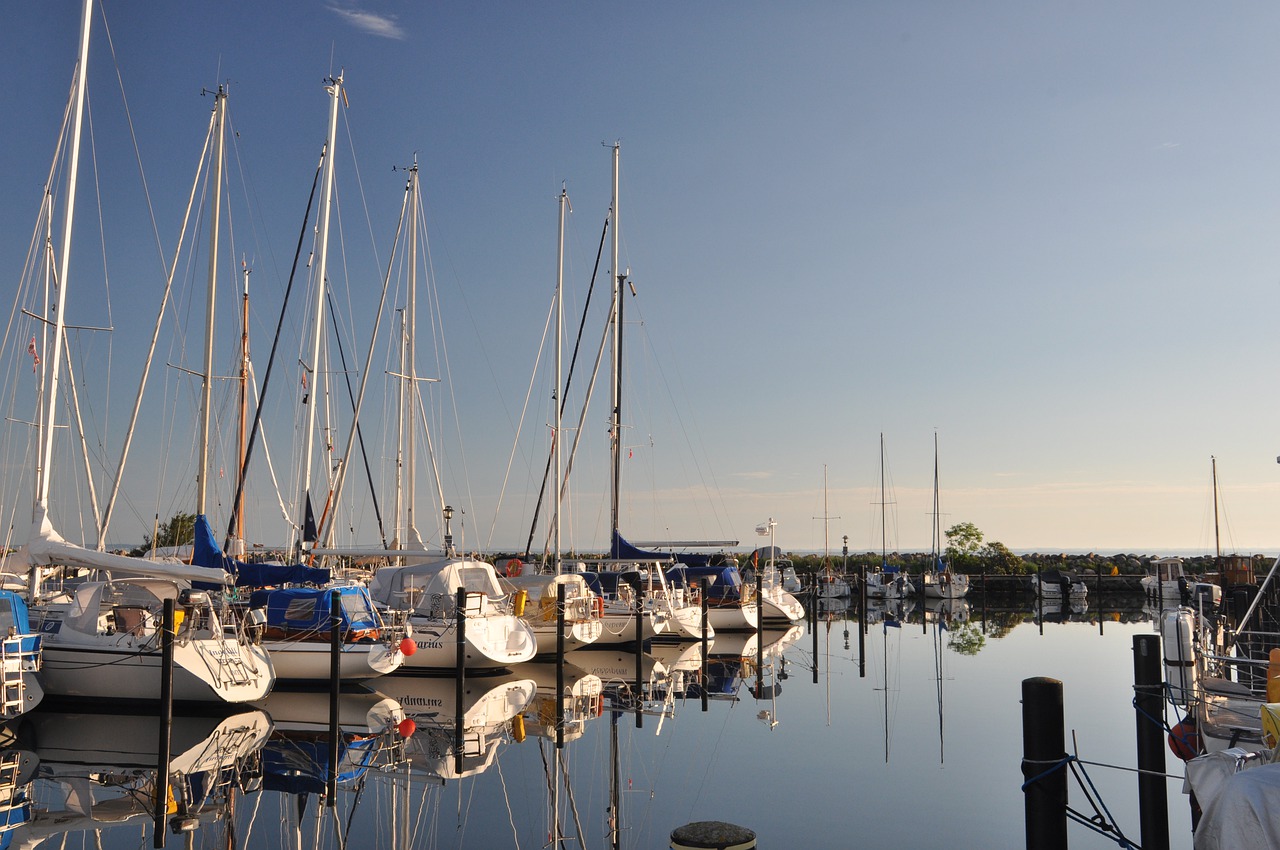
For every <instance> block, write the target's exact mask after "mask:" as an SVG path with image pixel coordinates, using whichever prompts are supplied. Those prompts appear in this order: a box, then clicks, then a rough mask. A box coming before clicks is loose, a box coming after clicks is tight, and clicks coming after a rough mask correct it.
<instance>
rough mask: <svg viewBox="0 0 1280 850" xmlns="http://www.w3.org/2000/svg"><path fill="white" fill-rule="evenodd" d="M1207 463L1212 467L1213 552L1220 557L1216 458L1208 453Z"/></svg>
mask: <svg viewBox="0 0 1280 850" xmlns="http://www.w3.org/2000/svg"><path fill="white" fill-rule="evenodd" d="M1209 463H1210V464H1211V466H1212V467H1213V552H1214V555H1215V556H1216V557H1217V558H1221V557H1222V541H1221V540H1220V539H1219V538H1218V459H1217V458H1216V457H1214V456H1213V455H1209Z"/></svg>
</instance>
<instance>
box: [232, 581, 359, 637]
mask: <svg viewBox="0 0 1280 850" xmlns="http://www.w3.org/2000/svg"><path fill="white" fill-rule="evenodd" d="M335 593H337V594H339V595H340V596H341V597H342V630H343V631H344V632H350V631H357V632H359V631H367V630H376V629H378V628H381V626H382V623H381V621H380V620H379V619H378V613H377V611H375V610H374V608H373V602H372V600H370V599H369V592H368V591H367V590H365V589H364V588H363V587H360V586H358V585H344V586H342V587H328V588H315V587H285V588H280V589H278V590H255V591H254V592H253V594H252V595H251V596H250V597H249V607H250V608H262V609H264V610H265V611H266V613H267V627H268V628H278V629H284V630H285V631H287V632H328V631H329V618H330V616H331V615H332V606H333V602H332V601H331V598H332V595H333V594H335Z"/></svg>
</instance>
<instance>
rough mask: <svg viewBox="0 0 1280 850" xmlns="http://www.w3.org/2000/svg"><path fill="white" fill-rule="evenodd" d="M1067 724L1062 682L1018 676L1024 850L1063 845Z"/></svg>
mask: <svg viewBox="0 0 1280 850" xmlns="http://www.w3.org/2000/svg"><path fill="white" fill-rule="evenodd" d="M1066 759H1067V747H1066V724H1065V722H1064V720H1063V713H1062V682H1060V681H1058V680H1057V679H1050V678H1048V677H1044V676H1037V677H1035V678H1031V679H1023V680H1022V776H1023V779H1024V780H1026V784H1025V785H1024V786H1023V792H1022V793H1023V799H1024V803H1025V807H1026V814H1025V817H1026V831H1027V850H1066V848H1067V766H1066V764H1065V762H1066Z"/></svg>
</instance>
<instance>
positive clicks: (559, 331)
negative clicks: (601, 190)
mask: <svg viewBox="0 0 1280 850" xmlns="http://www.w3.org/2000/svg"><path fill="white" fill-rule="evenodd" d="M568 209H570V206H569V191H568V189H567V188H566V187H565V186H563V185H561V187H560V210H559V212H560V215H559V233H558V235H557V240H556V242H557V248H556V397H555V399H553V401H554V402H555V430H554V432H553V434H552V437H551V440H552V447H553V448H554V449H555V467H556V477H555V482H556V484H555V486H556V510H555V517H556V522H555V573H556V575H560V552H561V548H560V547H561V539H560V532H561V524H560V509H561V507H562V505H563V500H564V482H563V480H562V479H561V470H562V469H563V462H562V458H561V454H560V428H561V424H562V419H563V416H562V411H563V410H564V405H563V404H561V399H560V394H561V393H562V392H563V389H562V387H563V386H564V374H563V371H564V215H565V211H566V210H568Z"/></svg>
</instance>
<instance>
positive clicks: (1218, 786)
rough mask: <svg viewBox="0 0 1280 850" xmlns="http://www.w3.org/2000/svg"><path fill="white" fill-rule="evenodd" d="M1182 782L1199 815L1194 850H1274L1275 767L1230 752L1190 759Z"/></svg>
mask: <svg viewBox="0 0 1280 850" xmlns="http://www.w3.org/2000/svg"><path fill="white" fill-rule="evenodd" d="M1246 768H1247V769H1246ZM1187 782H1188V784H1189V785H1190V786H1191V790H1192V791H1194V792H1195V795H1196V802H1198V803H1199V804H1200V807H1201V809H1202V810H1203V812H1204V815H1203V816H1202V817H1201V818H1200V824H1199V825H1198V826H1197V827H1196V836H1195V847H1196V850H1228V848H1242V847H1249V848H1253V847H1259V848H1260V847H1280V806H1278V805H1277V801H1280V764H1264V763H1262V760H1261V759H1260V758H1259V757H1258V756H1257V755H1256V754H1252V753H1246V752H1245V751H1244V750H1242V749H1239V748H1233V749H1229V750H1223V751H1222V752H1219V753H1211V754H1209V755H1207V756H1201V757H1199V758H1196V759H1192V760H1191V761H1190V762H1188V763H1187Z"/></svg>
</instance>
